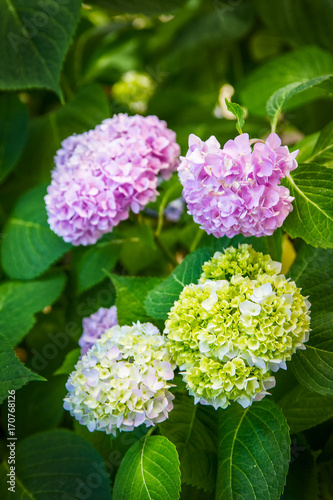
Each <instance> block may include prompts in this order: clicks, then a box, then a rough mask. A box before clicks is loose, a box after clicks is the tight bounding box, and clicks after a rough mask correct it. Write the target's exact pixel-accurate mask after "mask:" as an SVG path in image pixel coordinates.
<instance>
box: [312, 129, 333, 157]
mask: <svg viewBox="0 0 333 500" xmlns="http://www.w3.org/2000/svg"><path fill="white" fill-rule="evenodd" d="M306 161H307V163H311V162H313V161H315V162H320V163H327V162H332V161H333V122H330V123H329V124H328V125H326V127H324V128H323V130H322V131H321V132H320V135H319V137H318V139H317V142H316V143H315V146H314V148H313V151H312V154H311V156H310V158H308V159H307V160H306Z"/></svg>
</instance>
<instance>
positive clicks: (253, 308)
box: [239, 300, 261, 316]
mask: <svg viewBox="0 0 333 500" xmlns="http://www.w3.org/2000/svg"><path fill="white" fill-rule="evenodd" d="M239 310H240V312H241V313H242V314H250V315H251V316H258V314H260V311H261V307H260V305H259V304H255V303H254V302H251V301H250V300H244V302H241V303H240V304H239Z"/></svg>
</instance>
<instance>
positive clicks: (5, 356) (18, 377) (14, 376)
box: [0, 334, 45, 404]
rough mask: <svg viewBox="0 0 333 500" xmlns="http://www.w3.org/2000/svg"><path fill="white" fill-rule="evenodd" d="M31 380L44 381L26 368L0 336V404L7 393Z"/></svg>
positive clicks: (5, 340)
mask: <svg viewBox="0 0 333 500" xmlns="http://www.w3.org/2000/svg"><path fill="white" fill-rule="evenodd" d="M32 380H45V379H44V378H43V377H41V376H40V375H37V373H34V372H31V371H30V370H28V368H26V367H25V366H24V365H23V364H22V363H21V362H20V361H19V359H18V358H17V357H16V356H15V353H14V351H13V349H12V348H11V346H10V345H9V343H8V341H7V339H6V338H5V337H4V336H3V335H1V334H0V404H1V403H2V401H4V400H5V399H6V398H7V397H8V391H11V390H16V389H19V388H20V387H22V386H23V385H25V384H27V383H28V382H30V381H32Z"/></svg>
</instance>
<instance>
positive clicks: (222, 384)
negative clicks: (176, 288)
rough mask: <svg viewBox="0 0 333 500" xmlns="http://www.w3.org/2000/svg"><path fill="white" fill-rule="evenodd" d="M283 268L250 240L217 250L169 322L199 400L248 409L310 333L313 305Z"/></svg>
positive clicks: (177, 355) (176, 353)
mask: <svg viewBox="0 0 333 500" xmlns="http://www.w3.org/2000/svg"><path fill="white" fill-rule="evenodd" d="M279 272H280V266H279V265H278V263H276V262H274V261H272V260H271V258H270V257H269V256H264V255H263V254H262V253H259V252H255V251H254V250H253V249H252V248H251V247H250V246H249V245H241V246H240V248H239V249H238V250H237V249H235V248H228V249H227V250H226V251H225V252H224V254H222V253H220V252H217V253H216V254H215V255H214V257H213V259H212V260H211V261H209V262H207V263H206V264H205V265H204V266H203V273H202V275H201V278H200V280H199V284H197V285H196V284H191V285H188V286H186V287H185V288H184V289H183V291H182V293H181V295H180V297H179V300H178V301H177V302H175V305H174V307H173V308H172V309H171V311H170V313H169V318H168V320H167V321H166V329H165V333H167V334H168V339H169V342H168V347H169V349H170V352H171V353H172V355H173V357H174V360H175V362H176V364H177V365H178V366H179V368H180V370H181V372H182V375H183V378H184V380H185V382H186V383H187V387H188V389H189V392H190V394H191V395H193V396H194V397H195V402H196V403H197V402H199V401H200V402H201V403H203V404H212V405H213V406H214V407H215V408H218V407H222V408H226V407H227V406H228V405H229V404H230V402H232V401H237V402H238V403H240V404H241V405H242V406H243V407H244V408H245V407H247V406H249V405H250V404H251V403H252V401H253V400H260V399H262V398H263V397H264V396H265V395H266V394H268V393H267V389H269V388H271V387H274V385H275V378H274V376H273V375H272V372H275V371H277V370H278V369H279V368H284V369H285V368H286V361H288V360H290V358H291V356H292V354H293V353H294V352H295V351H296V349H305V347H304V342H306V341H307V340H308V337H309V324H310V316H309V308H310V303H309V302H308V300H307V299H306V298H305V297H303V296H302V295H301V293H300V289H299V288H297V287H296V284H295V283H294V282H293V281H290V280H289V279H286V278H285V276H284V275H282V274H278V273H279Z"/></svg>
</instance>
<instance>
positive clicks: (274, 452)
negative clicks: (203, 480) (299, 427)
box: [216, 398, 290, 500]
mask: <svg viewBox="0 0 333 500" xmlns="http://www.w3.org/2000/svg"><path fill="white" fill-rule="evenodd" d="M289 458H290V438H289V428H288V425H287V421H286V419H285V418H284V416H283V413H282V410H280V408H279V407H278V406H277V405H276V404H274V403H273V401H271V400H269V399H267V398H265V399H264V400H263V401H260V402H257V403H253V404H252V406H250V407H248V408H246V409H245V410H244V409H243V408H242V407H241V406H240V405H238V404H233V405H232V406H230V407H229V408H227V409H226V410H223V411H221V412H220V424H219V464H218V477H217V487H216V489H217V493H216V499H217V500H233V499H236V498H237V499H241V498H243V499H246V500H278V499H279V498H280V495H281V493H282V491H283V488H284V485H285V480H286V475H287V471H288V463H289Z"/></svg>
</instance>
